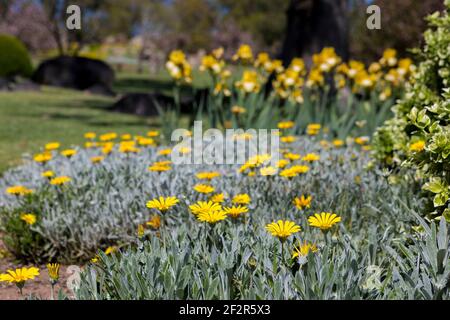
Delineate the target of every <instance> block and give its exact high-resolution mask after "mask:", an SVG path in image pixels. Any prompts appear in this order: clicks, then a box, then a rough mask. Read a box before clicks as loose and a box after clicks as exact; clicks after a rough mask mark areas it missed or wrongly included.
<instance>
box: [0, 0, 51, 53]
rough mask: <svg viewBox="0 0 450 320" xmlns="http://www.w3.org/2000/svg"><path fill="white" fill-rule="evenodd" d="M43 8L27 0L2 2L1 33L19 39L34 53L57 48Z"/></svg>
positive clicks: (0, 6) (5, 0) (0, 3)
mask: <svg viewBox="0 0 450 320" xmlns="http://www.w3.org/2000/svg"><path fill="white" fill-rule="evenodd" d="M49 24H50V22H49V21H48V19H47V16H46V14H45V12H44V11H43V10H42V8H41V7H40V6H39V5H38V4H36V3H33V2H31V1H27V0H1V1H0V33H5V34H10V35H13V36H15V37H17V38H19V39H20V40H21V41H22V42H23V43H24V44H25V46H26V47H27V48H28V49H29V50H30V52H32V53H36V52H43V51H47V50H50V49H53V48H55V46H56V43H55V41H54V40H53V37H52V35H51V34H50V31H49V30H48V28H47V26H48V25H49Z"/></svg>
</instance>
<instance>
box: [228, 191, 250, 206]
mask: <svg viewBox="0 0 450 320" xmlns="http://www.w3.org/2000/svg"><path fill="white" fill-rule="evenodd" d="M250 201H252V198H250V196H249V195H248V194H246V193H242V194H237V195H235V196H234V197H233V200H232V202H233V203H236V204H244V205H247V204H249V203H250Z"/></svg>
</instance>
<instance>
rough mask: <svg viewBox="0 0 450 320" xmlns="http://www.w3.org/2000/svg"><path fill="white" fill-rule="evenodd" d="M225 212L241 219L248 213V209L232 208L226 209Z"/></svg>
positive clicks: (242, 207) (241, 207) (243, 207)
mask: <svg viewBox="0 0 450 320" xmlns="http://www.w3.org/2000/svg"><path fill="white" fill-rule="evenodd" d="M223 211H224V212H225V213H226V214H228V215H230V216H231V217H232V218H239V217H240V216H241V215H242V214H244V213H247V212H248V208H247V207H245V206H241V205H239V206H232V207H224V208H223Z"/></svg>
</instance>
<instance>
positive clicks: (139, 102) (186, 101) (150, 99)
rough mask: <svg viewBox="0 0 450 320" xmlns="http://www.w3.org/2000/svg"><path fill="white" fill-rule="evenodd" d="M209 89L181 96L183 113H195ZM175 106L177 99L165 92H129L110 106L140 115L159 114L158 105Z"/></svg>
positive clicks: (111, 108) (115, 109) (163, 107)
mask: <svg viewBox="0 0 450 320" xmlns="http://www.w3.org/2000/svg"><path fill="white" fill-rule="evenodd" d="M207 95H208V90H207V89H202V90H197V91H196V93H195V95H193V96H185V95H183V96H182V97H181V101H180V109H181V112H182V113H185V114H193V112H194V109H195V106H196V105H199V104H200V103H204V102H205V101H206V99H207ZM173 106H175V99H174V98H173V97H172V96H169V95H165V94H163V93H129V94H126V95H124V96H123V97H121V98H120V99H119V100H118V101H117V102H116V103H114V105H112V106H111V107H110V110H111V111H116V112H122V113H129V114H135V115H139V116H157V115H159V112H158V107H159V108H161V109H163V110H165V109H166V108H168V107H173Z"/></svg>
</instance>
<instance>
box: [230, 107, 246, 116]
mask: <svg viewBox="0 0 450 320" xmlns="http://www.w3.org/2000/svg"><path fill="white" fill-rule="evenodd" d="M231 112H232V113H234V114H243V113H246V112H247V110H246V109H245V108H244V107H240V106H233V107H232V108H231Z"/></svg>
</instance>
